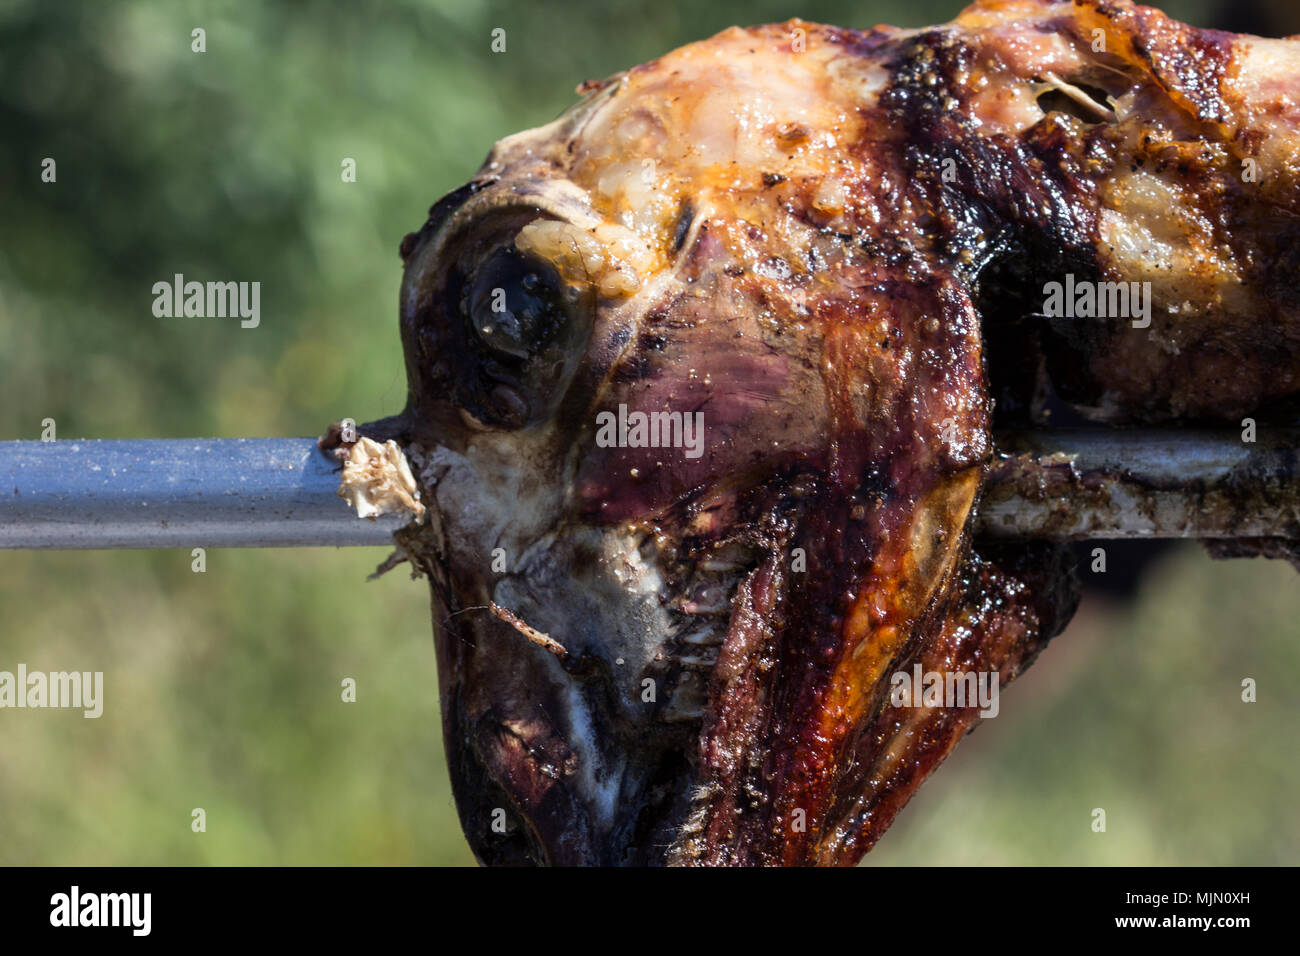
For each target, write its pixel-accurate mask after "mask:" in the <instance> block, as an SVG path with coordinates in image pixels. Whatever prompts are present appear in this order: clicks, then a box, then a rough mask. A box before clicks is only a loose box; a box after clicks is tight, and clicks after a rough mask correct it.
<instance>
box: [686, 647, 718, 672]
mask: <svg viewBox="0 0 1300 956" xmlns="http://www.w3.org/2000/svg"><path fill="white" fill-rule="evenodd" d="M677 663H679V664H681V665H682V666H683V667H694V668H711V667H712V666H713V665H714V664H716V663H718V649H717V648H712V649H711V651H706V652H705V653H703V654H685V655H683V656H681V657H679V658H677Z"/></svg>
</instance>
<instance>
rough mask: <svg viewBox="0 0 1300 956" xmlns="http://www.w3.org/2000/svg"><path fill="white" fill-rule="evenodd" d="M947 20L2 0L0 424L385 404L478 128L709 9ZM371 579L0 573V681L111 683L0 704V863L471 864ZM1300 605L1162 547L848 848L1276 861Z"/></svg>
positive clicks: (628, 8)
mask: <svg viewBox="0 0 1300 956" xmlns="http://www.w3.org/2000/svg"><path fill="white" fill-rule="evenodd" d="M958 6H959V5H958V4H957V3H954V2H951V0H913V2H909V3H902V2H899V0H889V2H875V3H873V2H872V0H857V2H852V3H848V2H836V3H825V2H806V3H798V4H792V3H790V2H788V0H782V2H775V0H747V2H743V3H741V2H734V0H724V2H711V3H708V4H704V3H691V2H685V0H678V2H665V0H655V2H649V0H641V2H625V3H617V2H610V0H567V2H565V3H563V4H558V3H546V2H541V3H527V4H524V3H512V4H506V3H499V2H474V0H462V2H452V0H434V2H427V3H418V2H414V0H402V2H384V3H379V2H370V3H363V2H357V3H345V2H338V3H323V2H283V3H257V4H254V3H233V2H186V0H180V2H176V0H139V2H118V3H111V4H107V3H91V2H86V3H73V2H46V0H0V217H2V220H0V221H2V223H3V227H2V229H0V384H3V402H0V438H35V437H37V436H38V435H39V432H40V423H41V420H42V419H44V418H47V417H48V418H54V419H55V420H56V421H57V423H58V434H59V437H60V438H64V439H66V438H77V437H94V438H113V437H177V436H188V435H210V436H239V435H308V434H317V433H319V432H320V431H321V430H322V429H323V427H324V426H325V425H326V424H327V423H328V422H330V421H332V420H334V419H337V418H339V417H342V416H344V415H350V416H353V417H355V418H356V419H358V420H367V419H374V418H379V417H381V416H384V415H388V414H392V413H394V412H396V411H398V410H399V409H400V408H401V406H402V405H403V402H404V397H405V381H404V375H403V371H402V361H401V351H400V345H399V342H398V337H397V329H396V297H397V287H398V281H399V277H400V269H399V263H398V257H397V245H398V242H399V240H400V239H401V237H402V236H403V234H405V233H406V232H407V231H409V230H411V229H414V228H416V227H418V226H419V225H420V223H421V222H422V221H423V219H424V214H425V211H426V209H427V207H428V206H429V205H430V204H431V203H432V202H433V201H434V200H435V199H437V198H438V197H439V196H440V195H441V194H443V193H444V192H446V191H448V190H450V189H451V188H454V187H455V186H456V185H458V184H459V183H461V182H462V181H464V180H465V179H466V178H467V177H468V176H469V175H470V174H472V173H473V172H474V170H475V169H476V168H477V167H478V165H479V163H480V162H481V160H482V158H483V156H484V155H485V154H486V152H487V150H488V148H489V146H490V145H491V144H492V142H494V141H495V140H496V139H498V138H500V137H501V136H503V135H505V134H507V133H510V132H512V131H515V130H517V129H521V128H524V127H528V126H535V125H538V124H540V123H542V122H545V121H548V120H549V119H551V118H552V117H553V116H555V115H556V114H557V113H559V112H560V111H561V110H562V109H563V108H565V107H566V106H567V105H569V104H570V103H571V102H572V101H573V99H574V97H573V88H574V86H575V85H576V84H577V83H579V82H580V81H582V80H584V79H587V78H596V77H602V76H606V75H608V74H610V73H612V72H615V71H617V70H619V69H622V68H624V67H627V66H630V65H632V64H634V63H638V62H641V61H644V60H647V59H650V58H652V57H654V56H655V55H657V54H659V53H662V52H664V51H666V50H669V49H671V48H673V47H675V46H678V45H680V44H682V43H686V42H689V41H691V40H695V39H699V38H702V37H704V36H707V35H709V34H710V33H712V32H715V31H716V30H718V29H722V28H724V27H726V26H729V25H731V24H732V23H755V22H765V21H772V20H781V19H784V18H786V17H788V16H792V15H799V16H802V17H804V18H805V19H809V20H819V21H823V22H830V23H838V24H841V25H845V26H858V27H865V26H870V25H872V24H874V23H877V22H892V23H897V24H900V25H904V26H918V25H922V24H924V23H927V22H938V21H942V20H946V19H948V18H950V17H951V16H952V15H953V14H954V13H955V12H956V11H957V9H958ZM1169 9H1170V10H1171V12H1177V13H1179V14H1181V15H1182V16H1184V17H1185V18H1188V19H1191V20H1193V22H1207V21H1206V19H1205V17H1206V15H1207V14H1206V11H1207V6H1206V5H1205V4H1194V3H1189V4H1183V5H1180V6H1178V7H1176V8H1175V7H1174V6H1172V5H1171V6H1170V7H1169ZM195 27H202V28H203V29H204V30H206V42H207V52H206V53H203V54H196V53H193V52H191V49H190V44H191V30H192V29H194V28H195ZM495 27H501V28H504V29H505V30H506V31H507V51H506V52H505V53H504V54H493V53H491V52H490V49H489V42H490V33H491V30H492V29H493V28H495ZM47 156H48V157H53V158H55V159H56V161H57V163H58V167H57V170H58V179H57V182H56V183H54V184H44V183H41V181H40V176H39V174H40V164H41V160H42V159H43V158H44V157H47ZM344 157H351V158H354V159H355V160H356V161H357V170H358V175H357V182H356V183H343V182H342V181H341V177H340V168H341V167H340V164H341V161H342V160H343V158H344ZM177 272H181V273H184V274H185V275H186V277H187V278H195V279H200V280H206V279H232V280H244V281H252V280H257V281H260V282H261V283H262V322H261V326H260V327H259V328H257V329H250V330H242V329H240V328H239V327H238V323H237V322H236V321H232V320H220V319H157V318H154V316H153V315H152V312H151V304H152V292H151V287H152V285H153V283H155V282H157V281H160V280H170V278H171V276H172V275H173V274H174V273H177ZM384 553H385V552H384V551H382V550H372V549H354V550H346V551H343V550H340V551H330V550H285V551H238V550H234V551H211V552H209V554H208V563H207V571H206V573H203V574H195V573H193V572H191V570H190V556H189V553H188V552H187V551H185V552H182V551H174V552H158V553H145V552H116V553H108V552H100V553H94V552H91V553H63V554H30V553H0V612H2V613H0V669H9V670H12V669H13V668H14V667H16V665H17V663H18V662H20V661H22V662H25V663H26V664H27V665H28V666H29V667H30V668H32V669H46V670H64V669H70V668H75V669H79V670H102V671H104V672H105V674H106V685H107V686H106V692H105V695H106V703H105V711H104V716H103V717H102V718H101V719H99V720H85V719H83V718H82V717H81V716H80V714H79V713H72V712H66V711H64V712H59V711H46V712H32V711H4V712H0V863H51V864H54V863H57V864H110V863H113V864H160V863H251V864H279V863H313V864H314V863H320V864H324V863H423V864H463V863H468V862H471V856H470V854H469V852H468V850H467V849H466V846H465V843H464V840H463V838H462V836H461V835H460V832H459V829H458V826H457V823H456V818H455V813H454V809H453V807H452V803H451V797H450V792H449V787H448V783H447V778H446V770H445V767H444V765H443V758H442V753H441V742H440V732H439V728H438V712H437V701H436V698H437V693H436V677H435V671H434V660H433V650H432V646H431V636H430V623H429V616H428V609H427V607H428V605H427V595H426V590H425V585H424V584H422V583H412V582H410V581H408V580H406V578H405V576H404V575H403V574H401V573H400V572H398V573H394V574H390V575H388V576H386V577H384V578H382V579H381V580H379V581H377V582H374V583H369V584H367V583H366V582H365V580H364V579H365V575H366V573H367V572H368V571H370V570H371V569H372V568H373V567H374V566H375V565H376V564H377V563H378V562H379V561H380V560H381V559H382V558H383V556H384ZM1297 583H1300V582H1297V581H1296V579H1295V576H1294V572H1292V571H1291V570H1290V569H1289V568H1286V567H1284V566H1278V565H1267V564H1264V563H1262V562H1258V561H1255V562H1241V563H1238V564H1222V565H1219V564H1211V563H1210V562H1209V561H1208V559H1206V558H1205V557H1203V556H1201V555H1200V554H1199V552H1196V551H1194V550H1190V549H1189V550H1185V551H1182V552H1179V554H1178V556H1177V557H1176V558H1175V559H1173V560H1171V561H1170V562H1168V563H1167V564H1166V565H1164V566H1163V567H1162V568H1161V569H1160V571H1159V573H1158V574H1157V575H1155V576H1154V577H1153V578H1152V579H1151V580H1150V581H1149V582H1148V583H1147V585H1146V586H1145V588H1144V590H1143V591H1142V594H1141V596H1140V599H1139V600H1138V601H1137V603H1136V604H1135V605H1132V606H1127V607H1124V608H1118V607H1108V606H1103V605H1099V604H1097V603H1090V604H1087V605H1085V609H1084V611H1083V613H1081V615H1080V618H1079V619H1078V620H1077V621H1076V622H1075V624H1074V625H1073V627H1072V628H1071V630H1070V631H1069V632H1067V634H1066V636H1064V637H1062V638H1060V639H1058V641H1057V642H1056V643H1055V644H1054V645H1053V646H1052V647H1051V648H1049V650H1048V651H1047V652H1046V653H1045V655H1044V656H1043V658H1042V659H1041V660H1040V662H1039V663H1038V664H1037V665H1036V666H1035V668H1034V669H1033V670H1031V671H1030V672H1029V673H1028V675H1027V676H1026V677H1025V678H1024V679H1023V681H1022V682H1020V683H1018V684H1016V685H1015V686H1014V687H1012V688H1011V689H1009V690H1008V691H1007V697H1006V700H1005V701H1004V707H1003V711H1002V714H1001V716H999V717H998V718H997V719H996V720H994V721H991V722H990V726H988V727H986V728H983V729H982V730H981V731H980V733H978V734H976V735H974V737H972V738H971V739H970V740H969V741H967V742H966V743H965V744H964V745H963V746H962V747H961V748H959V749H958V751H957V754H956V756H954V758H953V760H952V761H951V762H950V766H948V767H945V768H944V769H943V770H941V771H940V773H939V775H938V776H937V778H936V779H935V781H934V782H933V783H932V784H931V785H929V786H928V787H927V788H925V789H923V790H922V792H921V795H920V796H919V797H918V798H917V800H916V802H915V805H914V806H913V807H910V808H909V809H908V810H905V811H904V813H903V814H902V816H901V817H900V820H899V823H898V825H897V826H896V827H895V829H894V830H893V831H891V832H890V833H889V834H888V835H887V836H886V837H885V839H884V841H883V842H882V843H881V845H880V847H879V849H878V850H877V851H876V852H875V853H873V854H872V856H871V857H869V861H871V862H874V863H886V862H909V863H927V862H949V861H951V862H992V863H1012V862H1074V861H1078V862H1106V863H1164V862H1169V863H1252V862H1253V863H1266V862H1291V861H1294V859H1295V856H1296V847H1297V844H1298V842H1300V831H1298V829H1297V819H1296V815H1295V813H1294V806H1295V803H1296V796H1297V794H1300V771H1297V769H1296V763H1295V760H1294V744H1293V741H1294V740H1295V738H1296V731H1297V729H1300V716H1298V714H1297V707H1296V695H1295V693H1294V691H1293V690H1290V689H1289V688H1290V687H1291V686H1293V685H1292V683H1291V682H1289V681H1287V679H1286V677H1285V675H1286V674H1288V673H1289V672H1291V671H1294V670H1295V669H1297V667H1300V623H1298V622H1300V588H1298V587H1297ZM1244 676H1254V677H1256V678H1257V679H1259V680H1260V681H1261V685H1260V687H1261V689H1260V702H1259V703H1258V704H1254V705H1249V706H1247V705H1243V704H1241V703H1240V702H1239V683H1240V680H1241V678H1242V677H1244ZM345 677H353V678H355V679H356V680H357V685H358V701H357V702H356V703H355V704H344V703H342V702H341V700H340V681H341V680H342V679H343V678H345ZM1096 806H1101V807H1104V808H1106V809H1107V811H1108V814H1109V831H1108V833H1107V834H1106V835H1098V834H1093V833H1091V831H1090V830H1089V828H1088V824H1089V821H1090V818H1089V813H1090V811H1091V809H1092V808H1093V807H1096ZM195 807H202V808H204V809H205V810H206V811H207V822H208V829H207V832H206V833H204V834H194V833H192V832H191V830H190V819H191V818H190V813H191V810H192V809H193V808H195Z"/></svg>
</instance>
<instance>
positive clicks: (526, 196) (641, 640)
mask: <svg viewBox="0 0 1300 956" xmlns="http://www.w3.org/2000/svg"><path fill="white" fill-rule="evenodd" d="M1297 76H1300V44H1297V43H1296V42H1294V41H1279V40H1264V39H1258V38H1255V37H1248V36H1236V35H1230V34H1225V33H1219V32H1215V31H1209V30H1198V29H1193V28H1191V27H1188V26H1184V25H1182V24H1180V23H1176V22H1174V21H1172V20H1170V19H1168V18H1166V17H1165V16H1163V15H1162V14H1160V13H1158V12H1157V11H1154V10H1150V9H1146V8H1143V7H1139V6H1134V5H1132V4H1131V3H1128V2H1120V0H1079V2H1075V3H1054V2H1039V0H1008V2H993V0H989V2H981V3H977V4H975V5H974V6H972V7H970V8H969V9H967V10H966V11H965V12H964V13H962V14H961V15H960V16H959V17H958V18H957V19H956V20H955V21H953V22H952V23H950V24H947V25H944V26H940V27H934V28H930V29H924V30H898V29H892V28H888V27H878V28H876V29H873V30H868V31H865V32H857V31H853V30H846V29H839V28H836V27H828V26H819V25H815V24H811V23H805V22H802V21H798V20H792V21H789V22H787V23H784V24H777V25H771V26H761V27H753V28H750V29H731V30H728V31H725V32H723V33H721V34H719V35H718V36H715V37H713V38H712V39H709V40H705V41H703V42H700V43H696V44H692V45H690V46H687V47H684V48H682V49H680V50H677V51H675V52H673V53H670V54H668V55H666V56H664V57H662V58H660V59H658V60H655V61H654V62H651V63H647V64H645V65H643V66H639V67H635V68H633V69H631V70H628V71H627V72H625V73H621V74H619V75H617V76H615V77H612V78H610V79H608V80H606V81H604V82H599V83H590V84H586V85H585V87H584V88H583V90H582V92H584V93H585V96H584V98H583V99H582V100H581V102H580V103H578V104H577V105H576V106H575V107H573V108H572V109H571V110H569V111H568V112H567V113H565V114H564V115H563V116H561V117H560V118H559V119H558V120H556V121H555V122H553V123H551V124H550V125H548V126H544V127H542V128H540V129H536V130H532V131H529V132H524V133H520V134H518V135H515V136H511V137H509V138H507V139H505V140H503V141H501V142H500V143H499V144H497V146H496V147H495V148H494V149H493V150H492V153H491V155H490V156H489V157H488V160H487V162H486V163H485V165H484V166H483V168H482V169H481V171H480V172H479V174H478V175H477V176H475V177H474V179H473V180H472V181H471V182H470V183H469V184H468V185H466V186H464V187H463V188H461V189H459V190H457V191H455V192H453V193H451V194H450V195H448V196H447V197H445V198H444V199H443V200H441V201H440V202H439V203H437V205H435V206H434V207H433V208H432V210H431V211H430V214H429V217H428V221H427V222H426V223H425V224H424V226H423V228H421V229H420V230H419V231H418V232H417V233H414V234H412V235H411V236H408V237H407V239H406V240H405V241H404V242H403V244H402V256H403V259H404V261H405V268H406V271H405V279H404V283H403V287H402V292H401V331H402V341H403V346H404V351H405V356H406V365H407V375H408V380H409V402H408V406H407V409H406V411H405V412H404V413H403V414H402V415H401V416H398V417H397V418H396V419H392V420H386V421H384V422H380V423H375V424H374V425H372V426H370V427H369V428H366V429H363V432H365V433H366V434H368V435H370V436H372V437H374V438H378V439H386V438H395V439H397V441H398V443H399V444H400V445H402V446H403V448H404V449H405V451H406V453H407V455H408V456H409V457H410V459H411V460H412V462H413V463H414V465H415V477H416V480H417V482H418V484H419V486H420V492H421V499H422V501H423V502H424V503H425V504H426V505H427V506H428V509H429V514H428V518H427V521H426V522H425V523H424V524H421V525H413V526H411V527H410V528H408V529H407V530H406V531H404V532H402V533H401V534H400V535H399V543H400V546H401V549H402V551H403V552H404V554H405V556H406V557H408V558H409V559H410V560H411V561H412V563H413V564H414V565H415V567H416V568H417V570H418V571H420V572H423V573H424V574H425V575H427V576H428V578H429V580H430V582H431V584H432V594H433V614H434V625H435V633H436V643H437V649H438V669H439V675H440V685H441V697H442V711H443V718H444V729H445V734H446V740H447V750H448V754H449V759H450V762H451V773H452V779H453V782H454V786H455V792H456V799H457V803H458V806H459V809H460V814H461V818H462V821H463V824H464V827H465V832H466V834H467V836H468V838H469V840H470V843H471V845H472V846H473V848H474V850H475V852H476V853H477V855H478V857H479V858H480V859H481V860H482V861H483V862H485V863H553V864H619V865H621V864H665V863H667V864H712V865H747V864H785V865H798V864H852V863H854V862H856V861H858V860H859V859H860V858H861V856H862V854H863V853H865V852H866V851H867V850H868V849H870V847H871V846H872V844H873V843H874V842H875V841H876V840H877V839H879V837H880V835H881V834H882V833H883V832H884V830H885V829H886V828H887V827H888V826H889V823H890V821H891V820H892V819H893V817H894V815H895V814H896V813H897V812H898V811H899V809H900V808H901V807H902V806H903V804H904V803H906V801H907V800H908V798H909V797H910V796H911V795H912V793H913V792H915V790H916V788H917V787H918V786H919V784H920V783H921V781H922V780H924V779H925V777H926V776H927V775H928V774H929V773H930V772H931V771H932V770H934V768H935V767H936V766H937V765H938V764H939V763H940V762H941V761H942V760H943V758H944V757H945V756H946V755H947V754H948V752H949V751H950V750H951V749H952V747H953V746H954V745H955V744H956V742H957V740H958V739H960V738H961V736H962V735H963V734H964V733H965V732H966V731H968V730H969V729H970V728H971V727H972V725H973V724H975V723H976V722H978V721H979V720H980V719H981V713H987V712H988V708H987V707H984V708H982V705H981V703H980V702H979V701H977V700H976V699H975V696H976V695H975V694H974V691H973V690H972V692H971V694H970V696H967V697H965V698H960V697H959V698H956V699H954V698H953V696H952V694H951V690H952V689H953V688H954V686H956V687H964V686H970V687H972V688H973V687H974V681H972V683H971V684H970V685H964V684H963V683H962V682H963V681H965V680H966V678H967V677H978V678H979V679H980V680H982V681H986V682H988V683H989V684H990V685H991V686H997V685H1005V683H1006V682H1008V681H1010V680H1011V679H1012V678H1014V677H1015V676H1016V675H1017V674H1019V673H1020V671H1021V670H1023V669H1024V668H1025V667H1026V666H1027V665H1028V664H1029V663H1030V662H1031V661H1032V660H1033V658H1034V656H1035V655H1036V654H1037V653H1038V652H1039V651H1040V650H1041V648H1042V647H1043V645H1044V643H1045V642H1046V641H1047V640H1048V639H1049V638H1050V637H1052V636H1053V635H1054V634H1055V633H1057V632H1058V631H1059V630H1060V629H1061V628H1062V627H1063V626H1064V625H1065V623H1066V622H1067V621H1068V619H1069V617H1070V614H1071V613H1072V610H1073V606H1074V601H1075V591H1074V588H1073V584H1072V577H1071V574H1072V572H1071V568H1070V563H1069V561H1068V560H1067V558H1066V556H1065V555H1064V554H1063V553H1062V552H1061V551H1060V550H1058V549H1057V548H1055V547H1054V546H1051V545H1043V544H1038V545H1031V544H1019V545H1017V544H1010V545H1000V546H999V547H998V548H996V549H994V548H991V547H986V546H984V545H983V544H981V543H980V542H977V541H973V538H972V532H971V528H972V518H973V515H974V514H975V512H976V510H977V508H978V505H979V499H980V493H981V488H982V484H983V482H984V481H985V478H986V475H987V471H988V467H989V462H990V458H991V456H992V454H993V447H992V440H991V437H990V435H991V423H992V420H993V415H994V412H995V409H996V411H997V414H998V415H999V416H1007V417H1009V418H1017V417H1018V418H1020V419H1022V420H1026V421H1033V420H1035V418H1036V417H1038V416H1041V415H1042V414H1043V413H1044V410H1045V408H1046V407H1047V404H1048V403H1049V402H1056V403H1058V405H1061V406H1063V407H1069V408H1071V409H1073V410H1074V412H1075V413H1077V414H1078V415H1080V416H1083V417H1085V418H1090V419H1094V420H1097V421H1100V422H1106V423H1125V422H1134V421H1147V422H1177V421H1186V420H1192V419H1196V420H1206V419H1220V420H1228V421H1236V420H1238V419H1240V417H1241V416H1242V415H1244V414H1247V413H1252V412H1256V411H1262V410H1267V409H1268V408H1270V407H1274V406H1277V405H1278V403H1285V402H1286V401H1288V400H1291V399H1293V398H1294V396H1295V394H1296V391H1297V388H1298V387H1300V295H1298V294H1297V292H1296V288H1295V285H1294V283H1293V280H1294V274H1295V271H1296V266H1297V265H1298V264H1300V258H1297V256H1298V255H1300V252H1298V251H1297V250H1300V218H1297V213H1298V212H1300V192H1298V178H1297V177H1298V176H1300V154H1298V153H1297V146H1298V141H1297V138H1296V135H1295V130H1296V129H1297V124H1298V121H1300V88H1297V80H1296V77H1297ZM931 674H934V675H938V677H939V682H940V684H941V685H942V689H943V691H944V693H943V694H939V695H937V696H933V697H932V696H931V695H929V694H928V693H924V694H923V693H922V692H921V685H922V682H923V679H924V682H925V683H926V686H927V689H932V688H933V682H930V681H929V679H928V677H925V676H924V675H931ZM908 675H915V678H916V679H915V680H914V681H912V683H911V684H910V688H911V689H910V690H909V689H907V688H908V687H909V681H908V680H907V677H908ZM954 676H955V677H956V680H953V679H952V678H953V677H954Z"/></svg>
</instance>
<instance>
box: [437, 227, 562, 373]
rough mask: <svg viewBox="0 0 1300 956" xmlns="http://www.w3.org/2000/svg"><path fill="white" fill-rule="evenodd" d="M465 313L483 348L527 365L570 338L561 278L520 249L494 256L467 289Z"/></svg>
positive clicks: (465, 290)
mask: <svg viewBox="0 0 1300 956" xmlns="http://www.w3.org/2000/svg"><path fill="white" fill-rule="evenodd" d="M461 314H462V316H463V317H464V319H465V322H466V324H467V325H468V326H469V327H470V329H471V330H472V332H473V335H474V336H475V338H476V341H478V342H479V343H480V344H482V345H483V346H485V347H486V348H487V349H489V350H490V351H492V352H494V353H496V354H498V355H499V356H502V357H504V358H506V359H507V360H508V359H515V360H517V361H520V362H527V361H529V360H530V359H532V358H535V357H537V356H538V355H540V354H542V353H544V352H546V351H547V350H548V349H550V348H551V347H552V346H554V345H556V344H558V343H559V342H560V341H561V340H562V339H563V338H564V334H563V333H564V331H565V329H566V327H567V325H568V324H569V309H568V308H567V303H566V302H565V297H564V292H563V289H562V288H561V285H560V281H559V278H558V276H556V275H555V273H554V271H553V270H552V269H551V268H550V267H549V266H546V265H543V264H541V263H538V262H536V261H533V260H531V259H529V258H527V257H525V256H523V255H522V254H520V253H519V252H517V251H515V250H514V249H508V248H503V249H499V250H497V251H496V252H495V253H493V254H492V255H491V256H490V257H489V258H488V259H487V260H486V261H485V262H484V263H482V264H481V265H480V266H479V267H478V268H477V269H475V271H474V275H473V277H472V280H471V281H470V282H469V283H468V284H467V285H466V286H465V287H464V291H463V294H462V300H461Z"/></svg>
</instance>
